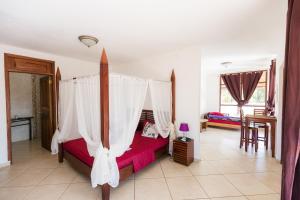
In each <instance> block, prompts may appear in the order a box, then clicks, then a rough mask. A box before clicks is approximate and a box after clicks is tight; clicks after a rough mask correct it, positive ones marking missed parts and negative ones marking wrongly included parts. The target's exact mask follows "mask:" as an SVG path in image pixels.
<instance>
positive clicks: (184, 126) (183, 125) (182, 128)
mask: <svg viewBox="0 0 300 200" xmlns="http://www.w3.org/2000/svg"><path fill="white" fill-rule="evenodd" d="M179 130H180V131H183V132H188V131H189V130H190V129H189V125H188V123H181V124H180V127H179Z"/></svg>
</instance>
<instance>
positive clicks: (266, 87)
mask: <svg viewBox="0 0 300 200" xmlns="http://www.w3.org/2000/svg"><path fill="white" fill-rule="evenodd" d="M259 71H262V72H263V73H265V81H263V82H259V83H261V84H264V88H265V102H264V105H255V104H245V105H244V107H259V108H261V107H266V105H267V98H268V97H267V95H268V81H269V80H268V79H269V76H268V70H259ZM247 72H251V71H247ZM247 72H237V73H247ZM237 73H235V74H237ZM231 74H234V73H231ZM222 75H223V74H220V76H219V112H221V107H222V106H237V104H222V102H221V101H222V99H221V97H222V86H225V84H224V83H223V84H222V78H221V76H222ZM225 88H226V86H225ZM226 89H227V88H226Z"/></svg>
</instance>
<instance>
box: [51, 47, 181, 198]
mask: <svg viewBox="0 0 300 200" xmlns="http://www.w3.org/2000/svg"><path fill="white" fill-rule="evenodd" d="M60 80H61V74H60V70H59V68H57V71H56V76H55V83H56V98H57V101H56V102H57V105H58V100H59V81H60ZM171 82H172V122H173V123H174V122H175V116H176V113H175V82H176V79H175V73H174V70H172V74H171ZM57 108H58V106H57ZM57 113H58V112H57ZM100 115H101V117H100V120H101V121H100V123H101V140H102V143H103V146H104V147H106V148H108V149H109V71H108V61H107V56H106V53H105V49H103V52H102V55H101V61H100ZM57 117H58V116H57ZM57 119H58V118H57ZM145 119H146V120H149V121H154V118H153V112H152V111H151V110H143V112H142V115H141V118H140V123H139V124H141V122H142V121H143V120H145ZM57 121H58V120H57ZM58 128H59V126H58ZM167 153H168V146H166V147H165V148H162V149H160V150H158V151H156V152H155V157H156V158H159V157H161V156H162V155H164V154H167ZM64 159H66V160H68V162H69V163H70V165H71V166H72V167H73V168H75V169H76V170H77V171H79V172H80V173H82V174H84V175H86V176H88V177H90V174H91V168H90V167H89V166H87V165H86V164H85V163H83V162H82V161H81V160H79V159H77V158H76V157H75V156H73V155H72V154H70V153H68V152H67V151H65V150H64V149H63V145H62V144H59V152H58V161H59V162H60V163H62V162H63V160H64ZM133 173H134V171H133V165H132V164H131V165H129V166H127V167H124V168H122V169H120V181H123V180H126V179H127V178H128V177H129V176H131V175H132V174H133ZM101 191H102V200H109V198H110V186H109V185H108V184H104V185H101Z"/></svg>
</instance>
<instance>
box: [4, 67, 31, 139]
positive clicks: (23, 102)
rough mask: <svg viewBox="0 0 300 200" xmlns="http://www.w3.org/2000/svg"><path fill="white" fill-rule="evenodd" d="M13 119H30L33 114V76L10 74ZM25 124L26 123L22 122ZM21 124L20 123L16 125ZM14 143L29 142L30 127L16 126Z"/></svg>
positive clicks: (13, 137)
mask: <svg viewBox="0 0 300 200" xmlns="http://www.w3.org/2000/svg"><path fill="white" fill-rule="evenodd" d="M9 81H10V105H11V117H12V118H13V117H15V116H17V117H28V116H33V113H32V110H33V109H32V77H31V74H21V73H10V74H9ZM22 123H24V122H22ZM15 124H19V123H15ZM11 135H12V138H11V140H12V142H17V141H22V140H28V139H29V126H28V125H24V126H16V127H13V128H12V129H11Z"/></svg>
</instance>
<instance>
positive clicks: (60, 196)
mask: <svg viewBox="0 0 300 200" xmlns="http://www.w3.org/2000/svg"><path fill="white" fill-rule="evenodd" d="M70 187H71V183H69V185H68V186H67V187H66V189H65V190H64V191H63V192H62V193H61V194H60V196H59V197H58V198H57V200H59V199H61V198H62V196H63V195H64V194H65V192H66V191H67V190H68V189H69V188H70Z"/></svg>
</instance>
